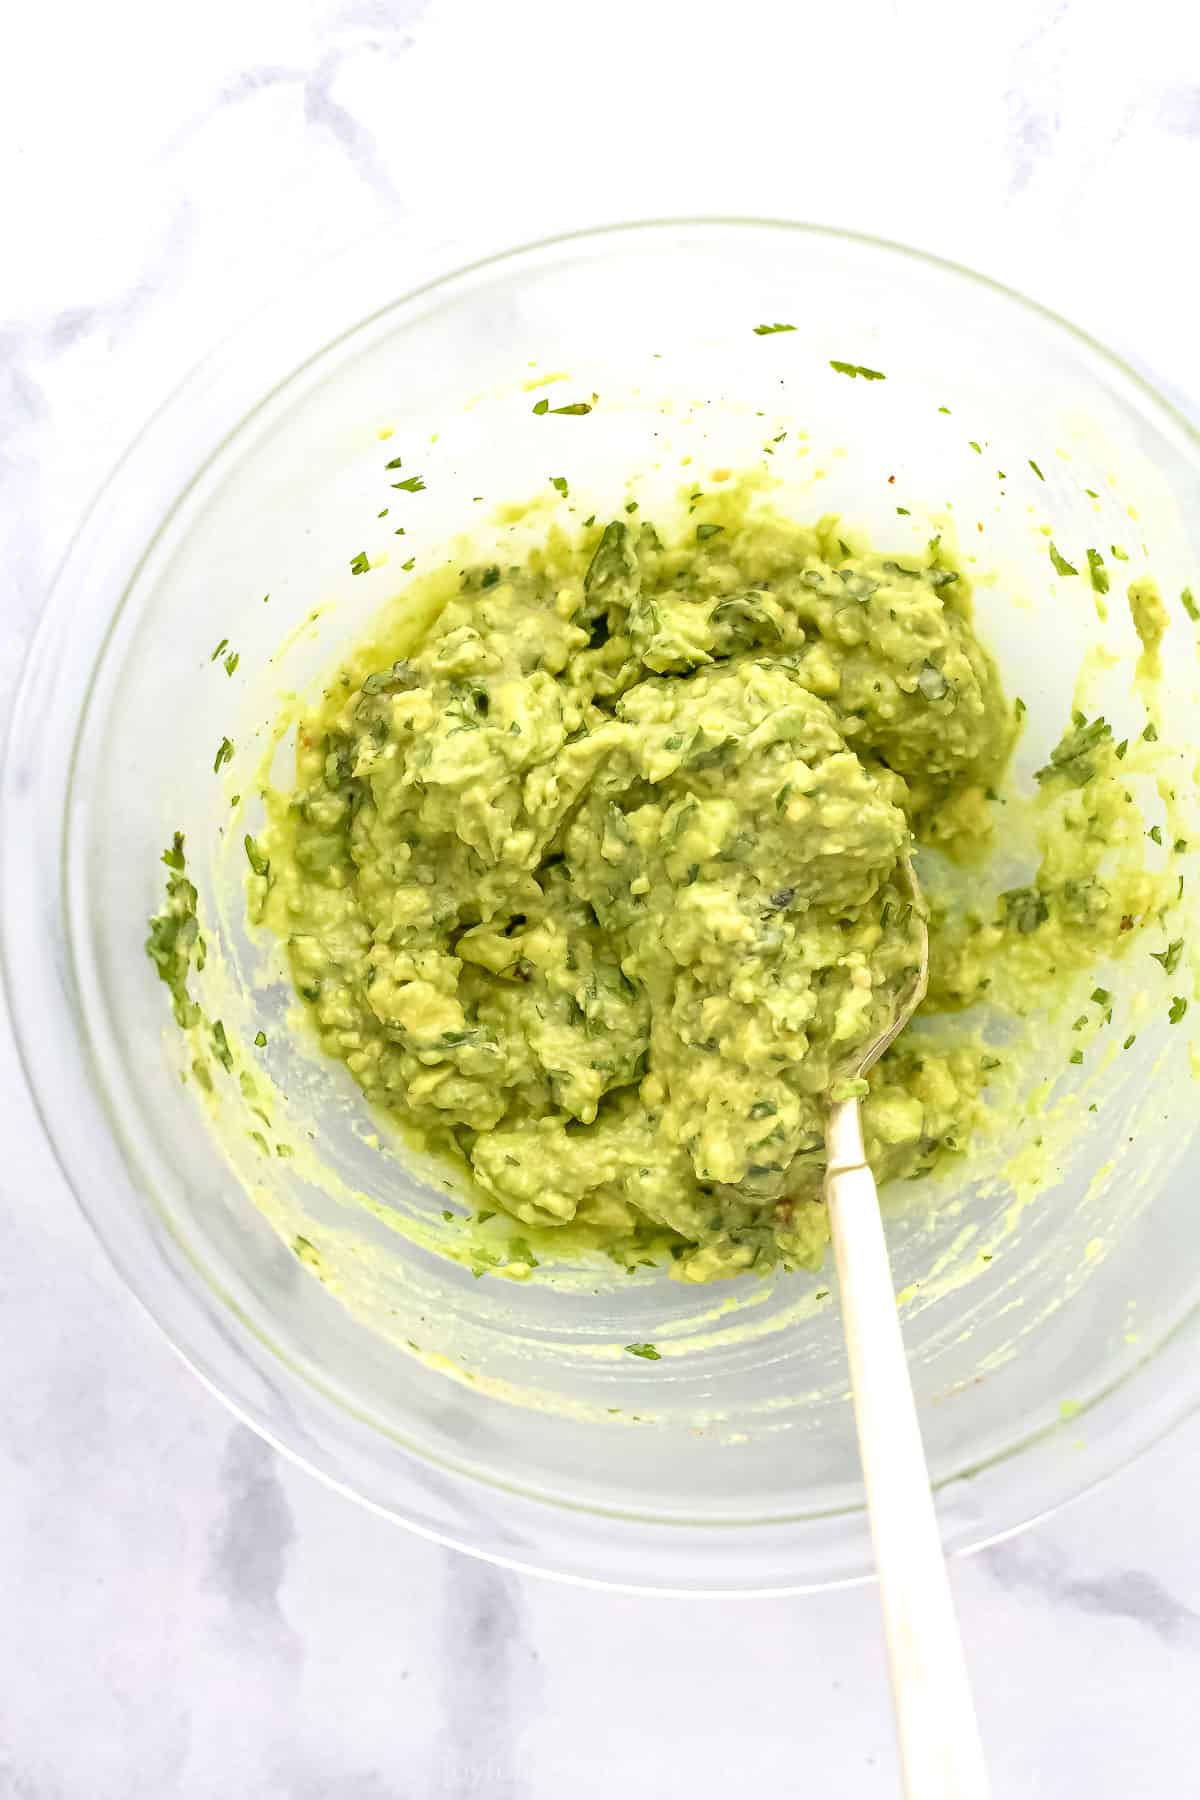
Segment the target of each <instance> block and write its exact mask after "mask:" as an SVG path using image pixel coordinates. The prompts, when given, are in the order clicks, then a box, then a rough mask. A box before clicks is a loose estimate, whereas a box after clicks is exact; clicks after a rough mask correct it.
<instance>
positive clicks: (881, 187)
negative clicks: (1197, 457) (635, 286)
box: [0, 0, 1200, 1800]
mask: <svg viewBox="0 0 1200 1800" xmlns="http://www.w3.org/2000/svg"><path fill="white" fill-rule="evenodd" d="M794 11H795V16H794V17H793V18H790V19H789V18H787V17H785V16H784V9H782V8H779V7H777V6H776V5H775V4H774V3H773V0H742V3H741V4H740V5H739V6H738V7H736V8H730V7H728V6H725V5H722V6H717V5H715V4H712V3H711V0H693V3H692V4H691V5H689V6H688V7H686V8H684V7H680V6H674V5H665V4H662V5H658V6H654V5H650V6H647V5H646V4H645V0H609V3H608V4H607V5H606V6H605V7H604V8H603V9H599V8H593V9H588V10H587V11H586V12H585V11H584V10H583V9H581V8H578V7H571V6H563V5H561V4H559V3H557V0H506V3H505V4H504V5H503V6H499V5H496V4H494V3H491V4H489V3H488V0H212V3H211V4H210V5H209V6H208V7H206V8H204V9H202V10H201V11H200V12H196V11H195V10H192V11H187V12H184V11H181V10H180V9H178V8H175V7H165V6H162V5H161V4H159V3H158V0H110V3H109V4H108V5H106V6H105V7H102V8H94V7H92V8H85V7H83V6H80V5H74V6H68V7H62V6H51V7H46V8H42V9H28V8H26V9H23V13H22V18H21V23H20V31H19V36H18V37H17V39H16V41H15V45H14V43H13V41H12V39H11V36H10V52H9V54H8V55H7V56H6V57H5V58H4V59H3V61H2V62H0V171H2V175H0V180H2V182H3V191H4V195H5V217H6V223H7V231H6V237H7V240H8V242H9V246H10V256H9V258H8V259H7V269H6V276H5V282H4V294H3V299H2V302H0V304H2V305H3V307H4V317H3V323H2V324H0V483H2V484H3V506H2V508H0V549H2V552H3V567H4V571H5V580H4V590H3V598H2V599H0V714H2V713H4V712H6V711H7V701H8V697H9V695H10V694H11V691H12V686H13V683H14V681H15V679H16V672H17V669H18V666H19V663H20V659H21V655H22V651H23V645H24V642H25V640H26V638H27V636H28V632H29V630H30V628H31V626H32V623H33V621H34V619H35V617H36V614H37V611H38V607H39V604H40V602H41V599H42V597H43V595H44V593H45V590H46V587H47V584H48V582H49V580H50V578H51V576H52V574H53V571H54V568H55V566H56V564H57V562H58V560H59V557H60V554H61V551H62V548H63V545H64V542H65V539H66V536H67V534H68V533H69V532H70V529H71V527H72V525H73V523H74V521H75V519H76V518H77V516H78V514H79V511H80V509H81V508H82V506H83V504H84V502H85V501H86V499H87V498H88V496H89V494H90V492H91V491H92V490H93V489H94V488H95V487H96V485H97V484H98V483H99V481H100V480H101V478H102V477H103V475H104V474H105V472H106V471H107V468H108V467H109V466H110V464H111V463H112V461H113V460H114V459H115V457H116V455H117V454H118V453H119V451H120V450H121V448H122V447H123V445H124V444H125V442H126V441H127V440H128V439H129V438H130V437H131V436H132V434H133V433H134V432H135V431H136V429H137V427H138V426H139V424H140V423H141V421H142V420H143V419H144V418H145V416H146V415H147V414H148V413H149V412H150V411H151V410H152V408H153V407H154V406H155V404H156V403H157V401H158V399H159V398H160V397H161V395H162V394H163V393H164V392H165V391H166V390H167V389H168V388H169V387H170V386H171V385H173V384H174V382H175V381H176V380H177V379H178V377H179V376H180V374H181V373H182V372H183V371H184V370H185V368H186V367H187V366H189V365H190V364H191V363H192V362H193V361H194V360H195V358H196V357H197V355H198V354H199V353H200V352H201V351H202V350H204V349H205V348H206V347H207V346H208V345H209V344H211V342H212V341H213V340H214V339H215V338H217V337H218V336H220V335H221V334H222V333H223V332H224V331H225V330H226V329H228V328H229V327H230V326H231V325H232V324H233V323H234V322H235V321H236V320H237V319H238V318H239V317H240V316H242V315H243V314H245V313H246V312H247V311H248V310H250V309H251V308H252V307H253V305H254V304H255V302H256V301H258V300H260V299H262V298H265V297H266V296H267V295H268V294H269V293H271V292H275V291H278V290H279V289H281V288H284V287H286V286H287V285H288V284H289V283H290V282H293V281H302V280H303V272H304V270H305V268H306V266H308V265H309V264H310V263H311V260H312V258H313V257H314V255H316V254H318V253H320V252H321V251H322V250H324V249H327V248H329V247H332V246H335V245H338V244H340V243H343V242H346V241H348V240H351V239H354V238H356V237H366V236H368V235H369V234H371V233H377V232H382V231H386V232H388V233H391V234H395V233H399V234H401V236H403V234H405V233H414V234H416V233H428V231H429V230H430V229H431V228H432V227H433V226H434V225H436V223H437V222H438V221H439V220H447V219H452V220H454V221H455V223H456V225H459V226H464V227H467V228H469V224H470V221H471V220H472V219H473V218H483V217H486V218H487V219H488V220H489V221H490V223H491V225H492V226H493V227H494V226H495V224H496V221H497V220H504V219H506V218H508V217H511V219H512V221H513V236H514V238H517V237H519V236H521V235H526V234H527V233H528V232H529V231H530V230H531V229H532V230H534V231H536V230H539V229H542V228H547V227H550V226H557V225H560V224H562V223H564V222H566V221H571V222H576V223H582V222H589V221H593V220H600V219H609V218H618V217H630V216H635V215H638V214H642V215H649V214H654V213H661V212H691V211H709V212H743V213H745V212H752V213H762V214H779V215H790V216H795V217H804V218H810V219H822V220H829V221H835V220H836V221H840V222H844V223H849V224H852V225H856V226H859V227H861V228H864V229H869V230H874V231H878V232H880V233H882V234H883V235H887V236H892V237H898V238H903V239H908V240H909V241H912V242H916V243H919V244H922V245H925V246H927V247H930V248H933V249H936V250H939V251H941V252H943V253H945V254H947V255H950V256H954V257H957V258H959V259H961V260H964V261H967V262H971V263H974V264H976V265H977V266H980V267H983V268H985V269H986V270H988V271H989V272H991V273H994V274H997V275H1000V276H1002V277H1006V278H1008V279H1011V280H1014V281H1016V282H1018V283H1019V284H1021V285H1023V286H1025V287H1026V288H1027V289H1029V290H1030V291H1032V292H1033V293H1035V294H1036V295H1037V296H1038V297H1039V298H1040V299H1042V300H1045V301H1047V302H1048V303H1050V304H1052V305H1055V306H1058V307H1059V308H1061V309H1063V310H1065V311H1067V312H1068V313H1070V314H1071V315H1073V316H1074V317H1076V318H1077V319H1079V320H1080V321H1081V322H1082V323H1084V324H1085V325H1087V326H1089V327H1090V328H1091V329H1093V330H1094V331H1096V332H1097V333H1098V334H1099V335H1101V336H1103V337H1105V338H1108V339H1109V340H1111V341H1114V342H1116V343H1118V344H1120V345H1123V346H1124V347H1126V348H1127V349H1129V350H1131V351H1132V352H1134V353H1140V354H1142V355H1143V356H1144V357H1146V358H1147V359H1149V360H1150V361H1151V362H1152V363H1153V364H1154V365H1155V366H1156V367H1157V368H1158V369H1160V370H1162V371H1165V372H1167V373H1168V374H1169V376H1170V379H1171V380H1172V382H1173V384H1174V385H1175V387H1176V389H1177V390H1178V391H1180V392H1181V393H1183V394H1184V395H1190V396H1192V397H1193V398H1200V337H1198V334H1197V332H1196V328H1195V296H1194V289H1195V283H1194V260H1195V249H1194V243H1193V234H1192V232H1191V231H1190V229H1189V228H1188V227H1187V217H1188V211H1187V207H1186V205H1184V204H1183V203H1184V201H1185V197H1186V196H1188V195H1194V194H1195V193H1196V192H1197V191H1200V190H1198V181H1200V37H1198V36H1197V35H1196V33H1195V31H1194V29H1192V28H1191V27H1190V26H1189V25H1188V24H1187V23H1185V22H1184V13H1185V11H1186V9H1179V8H1178V7H1177V6H1175V5H1174V4H1173V3H1171V4H1168V0H1144V3H1143V4H1142V5H1141V6H1140V7H1139V9H1138V15H1137V30H1136V32H1135V33H1133V34H1130V33H1129V32H1128V29H1127V25H1126V22H1125V21H1124V20H1123V19H1122V18H1120V17H1119V16H1118V13H1117V10H1116V9H1111V10H1109V9H1100V8H1095V7H1091V6H1087V5H1085V4H1083V0H1012V3H1011V4H1009V5H1008V6H1005V7H1002V8H987V9H983V8H978V7H970V6H968V7H963V6H962V5H961V4H960V3H959V0H858V3H857V4H855V3H854V0H850V3H849V4H848V3H847V0H838V3H837V4H825V0H815V3H814V4H809V5H806V6H804V7H799V8H796V9H794ZM0 1123H2V1126H3V1137H4V1155H3V1159H2V1161H0V1206H2V1209H3V1219H4V1228H3V1242H4V1249H3V1255H2V1256H0V1309H2V1310H0V1319H2V1322H3V1324H2V1332H0V1365H2V1368H3V1391H4V1398H3V1401H2V1402H0V1470H2V1476H0V1543H2V1544H3V1546H4V1549H3V1581H2V1591H3V1596H4V1599H3V1619H4V1630H3V1633H2V1634H0V1800H162V1797H164V1796H167V1795H170V1796H173V1797H176V1796H177V1797H178V1800H208V1797H209V1796H212V1797H214V1800H216V1797H217V1796H220V1797H221V1800H240V1797H241V1796H252V1797H253V1800H466V1797H469V1796H485V1797H486V1800H561V1797H562V1796H564V1795H567V1796H570V1797H571V1800H588V1797H589V1796H592V1795H595V1796H597V1797H599V1796H607V1795H609V1794H611V1793H619V1794H621V1795H622V1796H623V1797H624V1800H662V1797H664V1796H668V1795H675V1794H679V1795H683V1794H686V1795H688V1796H689V1800H693V1797H695V1800H704V1797H705V1796H710V1795H711V1796H713V1797H714V1800H715V1796H717V1795H720V1794H724V1793H726V1792H727V1791H728V1790H729V1788H730V1786H731V1785H732V1784H733V1783H734V1782H735V1781H736V1783H737V1784H738V1786H740V1787H745V1788H746V1789H747V1790H749V1791H753V1792H755V1793H756V1794H759V1795H775V1794H779V1795H783V1794H791V1793H796V1792H801V1791H807V1790H809V1789H812V1790H813V1791H816V1792H823V1793H832V1794H835V1795H838V1796H843V1795H844V1796H856V1797H857V1796H860V1795H861V1796H864V1797H866V1800H869V1797H870V1796H876V1795H878V1796H885V1795H892V1794H894V1793H895V1792H896V1791H897V1777H896V1763H895V1753H894V1749H893V1744H892V1729H891V1720H890V1715H889V1708H888V1698H887V1689H886V1679H885V1671H884V1662H883V1652H882V1647H881V1643H880V1635H879V1630H878V1625H877V1619H876V1599H875V1595H874V1593H873V1592H872V1591H871V1590H870V1589H869V1588H868V1589H861V1590H853V1591H848V1592H844V1593H835V1594H829V1595H825V1596H819V1597H813V1598H806V1599H796V1600H788V1601H759V1602H724V1603H714V1602H683V1601H669V1600H648V1599H638V1598H631V1597H628V1596H622V1595H616V1594H605V1593H593V1592H588V1591H583V1590H578V1589H573V1588H570V1587H565V1586H559V1585H555V1584H553V1583H550V1582H543V1581H538V1580H536V1579H530V1578H524V1577H519V1576H514V1575H509V1574H506V1573H503V1572H501V1571H498V1570H496V1569H492V1568H490V1567H487V1566H485V1565H483V1564H479V1563H474V1562H472V1561H470V1560H468V1559H466V1558H464V1557H462V1556H459V1555H457V1554H453V1553H450V1552H443V1551H440V1550H438V1549H436V1548H435V1547H433V1546H431V1545H429V1544H428V1543H425V1542H423V1541H421V1540H419V1539H417V1538H414V1537H410V1536H408V1535H407V1534H406V1533H404V1532H403V1531H401V1530H399V1529H397V1528H396V1527H394V1526H390V1525H388V1524H387V1523H385V1522H384V1521H382V1520H380V1519H378V1518H375V1517H373V1516H371V1515H369V1514H367V1513H365V1512H363V1511H361V1510H360V1509H358V1508H356V1507H354V1506H352V1505H351V1504H350V1503H349V1502H347V1501H345V1500H343V1499H342V1498H340V1497H339V1496H337V1495H336V1494H334V1493H332V1492H329V1491H328V1490H326V1489H325V1488H324V1487H323V1486H322V1485H321V1484H320V1483H318V1482H317V1481H315V1480H314V1479H312V1478H310V1477H309V1476H307V1475H305V1474H303V1473H301V1472H299V1471H297V1470H296V1469H294V1468H292V1467H291V1466H290V1465H289V1464H287V1463H286V1462H284V1461H281V1460H280V1458H279V1457H277V1456H276V1455H275V1454H274V1453H273V1452H272V1451H271V1450H270V1449H269V1448H268V1447H267V1446H266V1445H265V1444H263V1443H261V1442H260V1441H259V1440H258V1439H257V1438H256V1437H255V1436H253V1435H252V1434H251V1433H250V1432H249V1431H248V1430H247V1429H246V1428H244V1427H243V1426H241V1425H240V1424H238V1423H237V1422H236V1421H235V1420H234V1419H233V1418H232V1417H231V1416H230V1415H228V1414H227V1413H226V1412H225V1411H224V1410H223V1409H222V1407H221V1406H220V1405H219V1404H218V1402H217V1401H215V1400H214V1399H213V1398H212V1397H211V1396H210V1395H209V1394H208V1393H207V1392H206V1391H205V1390H204V1389H202V1388H201V1387H200V1385H199V1384H198V1383H197V1382H196V1381H195V1380H194V1379H193V1378H192V1377H191V1376H190V1375H189V1374H188V1373H187V1372H186V1370H185V1369H184V1368H183V1367H182V1365H181V1364H180V1363H179V1362H178V1361H177V1359H176V1358H175V1357H174V1356H173V1354H172V1353H171V1351H170V1350H169V1349H168V1347H167V1345H166V1344H165V1343H164V1342H163V1341H162V1339H161V1338H160V1337H159V1336H158V1334H157V1333H156V1331H155V1330H154V1328H153V1327H152V1326H151V1325H150V1324H149V1322H148V1321H147V1320H146V1319H145V1318H144V1317H143V1316H142V1314H141V1313H140V1311H139V1310H138V1309H137V1307H136V1306H135V1304H134V1303H133V1302H132V1301H131V1300H130V1298H129V1297H128V1295H127V1294H126V1293H125V1292H124V1290H123V1288H122V1287H121V1285H120V1283H119V1282H118V1280H117V1279H116V1277H115V1276H114V1275H113V1273H112V1272H111V1271H110V1269H109V1267H108V1264H107V1262H106V1261H105V1259H104V1256H103V1255H102V1253H101V1251H100V1250H99V1248H98V1246H97V1245H96V1243H95V1242H94V1241H93V1239H92V1238H91V1236H90V1234H89V1232H88V1230H87V1229H86V1227H85V1226H84V1224H83V1222H82V1219H81V1218H80V1217H79V1215H78V1214H77V1212H76V1210H75V1207H74V1204H73V1202H72V1200H71V1198H70V1195H69V1194H68V1192H67V1190H66V1187H65V1184H64V1182H63V1180H62V1178H61V1177H60V1175H59V1173H58V1171H57V1169H56V1167H55V1164H54V1162H53V1160H52V1157H51V1155H50V1152H49V1149H48V1147H47V1146H46V1144H45V1142H44V1140H43V1138H42V1136H41V1133H40V1131H39V1128H38V1125H37V1123H36V1121H35V1119H34V1116H33V1113H32V1109H31V1107H30V1105H29V1102H28V1100H27V1098H26V1095H25V1092H24V1089H23V1086H22V1083H21V1079H20V1075H19V1071H18V1068H17V1065H16V1059H15V1054H14V1052H13V1049H12V1045H11V1041H10V1039H9V1037H8V1036H7V1032H6V1029H5V1028H3V1027H2V1026H0ZM1193 1482H1195V1483H1196V1484H1197V1485H1196V1486H1193ZM1198 1489H1200V1423H1195V1424H1193V1425H1192V1426H1191V1427H1190V1428H1186V1429H1183V1430H1181V1431H1179V1432H1177V1433H1176V1434H1175V1435H1174V1436H1173V1437H1172V1438H1171V1439H1170V1440H1169V1441H1167V1442H1166V1443H1164V1444H1162V1445H1161V1446H1160V1447H1159V1448H1158V1449H1157V1450H1156V1451H1154V1452H1153V1453H1152V1454H1151V1455H1149V1456H1147V1457H1146V1458H1145V1459H1144V1460H1143V1461H1142V1462H1141V1463H1140V1464H1139V1465H1138V1466H1137V1467H1136V1468H1135V1469H1133V1470H1131V1471H1129V1472H1128V1473H1126V1474H1125V1475H1123V1476H1121V1477H1120V1478H1118V1479H1116V1480H1114V1481H1113V1482H1111V1483H1110V1484H1109V1485H1108V1486H1107V1487H1105V1488H1104V1489H1102V1490H1101V1491H1099V1492H1097V1493H1094V1494H1092V1495H1091V1496H1089V1497H1088V1498H1087V1499H1085V1500H1084V1501H1082V1502H1080V1503H1079V1504H1077V1505H1076V1506H1074V1507H1073V1508H1070V1509H1068V1510H1067V1511H1066V1512H1065V1513H1063V1514H1062V1515H1061V1516H1059V1517H1058V1518H1056V1519H1054V1520H1052V1521H1050V1522H1048V1523H1046V1524H1043V1525H1041V1526H1039V1527H1037V1528H1036V1529H1033V1530H1031V1531H1028V1532H1027V1533H1025V1534H1024V1535H1023V1536H1021V1537H1019V1538H1017V1539H1016V1540H1014V1541H1012V1542H1011V1543H1008V1544H1006V1545H1004V1546H1002V1547H1000V1548H998V1549H995V1550H993V1551H990V1552H988V1553H986V1554H983V1555H980V1556H977V1557H975V1558H973V1559H971V1560H969V1561H966V1562H964V1563H961V1564H959V1565H957V1566H956V1568H955V1571H954V1580H955V1587H956V1591H957V1594H958V1597H959V1602H960V1606H961V1612H962V1619H963V1627H964V1632H965V1636H966V1638H967V1641H968V1644H969V1647H970V1650H971V1655H972V1660H973V1664H974V1669H975V1679H976V1685H977V1690H978V1701H979V1709H980V1714H981V1721H982V1728H983V1732H984V1737H985V1740H986V1743H987V1746H988V1750H989V1754H990V1758H991V1762H992V1766H993V1769H994V1784H995V1792H996V1794H997V1796H998V1797H999V1796H1007V1795H1012V1796H1018V1795H1019V1796H1021V1797H1022V1800H1035V1797H1037V1796H1043V1795H1045V1796H1049V1795H1076V1794H1087V1795H1088V1796H1089V1797H1090V1800H1129V1797H1130V1796H1137V1797H1140V1796H1151V1795H1157V1794H1172V1795H1174V1794H1181V1793H1184V1792H1187V1791H1191V1789H1192V1787H1193V1786H1194V1784H1195V1779H1196V1778H1195V1775H1194V1773H1193V1770H1194V1746H1193V1742H1192V1735H1193V1734H1192V1730H1191V1726H1192V1715H1193V1713H1194V1696H1195V1692H1196V1684H1197V1681H1198V1680H1200V1535H1198V1533H1197V1529H1196V1523H1195V1495H1196V1492H1197V1491H1198Z"/></svg>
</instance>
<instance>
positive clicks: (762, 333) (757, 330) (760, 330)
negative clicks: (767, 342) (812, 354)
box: [754, 324, 796, 337]
mask: <svg viewBox="0 0 1200 1800" xmlns="http://www.w3.org/2000/svg"><path fill="white" fill-rule="evenodd" d="M795 329H796V327H795V326H794V325H778V324H777V325H756V326H755V327H754V335H755V337H770V336H771V334H772V333H773V332H776V331H795Z"/></svg>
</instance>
